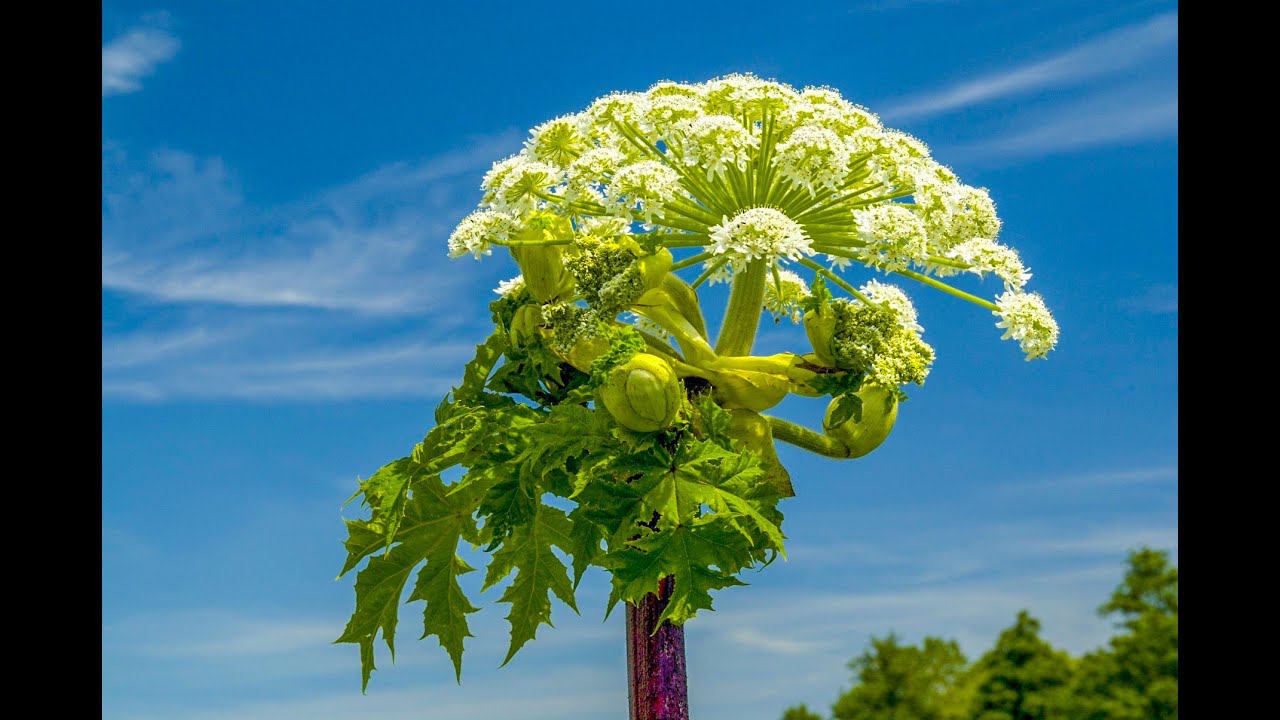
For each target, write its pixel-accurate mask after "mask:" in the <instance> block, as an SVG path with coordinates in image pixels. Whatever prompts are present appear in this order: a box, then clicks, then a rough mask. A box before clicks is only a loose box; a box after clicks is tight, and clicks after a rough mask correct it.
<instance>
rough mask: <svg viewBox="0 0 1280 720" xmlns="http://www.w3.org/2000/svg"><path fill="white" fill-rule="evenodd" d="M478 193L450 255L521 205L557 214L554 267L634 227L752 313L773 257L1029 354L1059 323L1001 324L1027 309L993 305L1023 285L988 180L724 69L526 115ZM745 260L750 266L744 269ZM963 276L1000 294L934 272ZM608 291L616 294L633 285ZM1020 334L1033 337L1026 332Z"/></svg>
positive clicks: (808, 91)
mask: <svg viewBox="0 0 1280 720" xmlns="http://www.w3.org/2000/svg"><path fill="white" fill-rule="evenodd" d="M481 187H482V190H483V192H484V194H483V199H482V205H481V207H480V208H479V209H478V210H477V212H475V213H473V214H471V215H469V216H467V217H466V218H464V219H463V220H462V222H460V223H459V225H458V227H457V229H456V230H455V231H454V233H453V234H452V236H451V237H450V238H449V254H450V255H451V256H453V257H460V256H462V255H472V256H475V257H477V258H479V257H481V256H483V255H487V254H490V253H491V251H492V246H494V245H499V246H502V245H509V246H512V247H513V248H515V247H516V246H519V245H521V244H523V243H524V242H525V241H524V240H523V238H524V237H525V235H522V234H521V232H522V231H523V230H524V228H525V226H526V225H527V224H528V222H529V219H530V217H531V216H534V215H541V214H546V213H551V214H554V215H558V216H560V217H563V218H565V219H566V221H567V223H568V228H569V230H568V231H566V233H567V234H566V235H565V236H564V237H555V238H551V239H550V240H548V242H554V243H557V244H563V245H565V248H566V249H565V252H566V256H565V262H566V263H568V264H569V265H573V264H574V263H575V261H574V259H573V257H572V256H573V255H574V254H575V253H576V252H578V251H577V248H579V247H580V246H582V243H581V242H579V241H577V240H576V239H575V238H576V237H586V236H591V235H592V233H598V230H599V228H601V227H607V228H608V233H606V234H611V235H619V234H623V233H634V235H635V237H636V238H637V239H639V241H640V242H641V245H643V247H644V248H645V249H646V252H649V251H652V250H653V248H655V247H665V248H669V249H672V250H676V251H680V250H682V249H688V250H689V251H691V252H692V254H693V255H692V256H690V258H689V262H687V263H683V262H682V263H681V264H679V265H678V267H694V266H697V265H700V266H701V267H702V269H703V271H702V272H701V273H700V274H699V276H698V277H697V279H696V280H694V281H693V287H694V288H695V289H696V288H697V287H698V286H699V285H701V284H703V283H707V284H715V283H717V282H733V283H734V284H735V286H737V285H738V284H739V279H740V278H741V283H743V284H746V285H750V286H751V287H754V288H757V290H756V292H758V293H760V294H758V295H756V296H755V300H756V302H758V304H759V307H760V308H761V310H762V311H769V312H772V313H774V314H775V316H787V317H794V316H795V314H796V313H795V307H798V306H796V305H795V303H794V302H793V300H792V299H788V298H785V297H783V296H782V295H781V294H780V293H779V286H778V284H777V283H773V282H770V283H761V282H760V278H761V277H768V276H770V274H771V273H773V272H776V271H781V270H782V269H784V268H783V266H789V267H788V269H790V270H791V271H795V270H801V271H803V270H804V269H805V268H807V269H809V270H810V271H813V272H815V273H816V272H820V271H821V272H831V271H838V272H846V271H848V270H849V269H850V268H851V267H853V266H855V265H862V266H865V267H867V268H869V269H872V270H875V271H878V272H881V273H886V274H898V275H903V276H905V277H909V278H912V279H915V280H919V281H922V282H927V283H928V284H930V285H932V286H934V287H936V288H939V289H943V290H944V291H947V292H950V293H951V294H953V295H955V296H957V297H961V298H964V299H968V300H971V301H973V302H976V303H978V304H980V305H982V306H983V307H986V308H987V309H988V310H992V311H994V312H997V314H999V316H1000V318H1001V324H1000V325H999V327H1000V328H1002V329H1005V330H1006V331H1007V332H1006V333H1005V337H1009V338H1016V339H1018V341H1019V342H1020V343H1021V344H1022V345H1023V349H1024V350H1025V351H1026V352H1027V353H1028V356H1030V357H1043V356H1044V355H1045V354H1046V353H1047V352H1048V350H1049V349H1052V347H1053V345H1054V344H1055V343H1056V340H1057V333H1056V329H1055V331H1054V332H1053V333H1048V332H1047V331H1043V330H1035V331H1033V330H1029V329H1027V328H1030V327H1035V328H1048V327H1051V326H1052V327H1054V328H1056V326H1055V325H1053V324H1052V323H1053V320H1052V316H1051V315H1049V313H1048V310H1045V309H1043V303H1041V304H1040V305H1038V306H1037V308H1040V309H1041V310H1039V311H1037V317H1038V318H1039V319H1038V320H1036V321H1035V322H1031V321H1030V320H1026V319H1019V320H1013V321H1011V320H1010V317H1013V316H1015V315H1016V316H1017V317H1019V318H1025V317H1028V316H1026V312H1025V310H1020V311H1019V312H1015V313H1013V314H1012V315H1011V313H1010V312H1009V311H1008V310H1007V308H1006V306H1008V305H1009V303H1010V302H1011V301H1009V300H1008V298H1010V297H1018V298H1021V297H1027V296H1025V295H1024V294H1023V288H1024V287H1025V286H1026V285H1027V282H1028V280H1029V279H1030V278H1031V272H1030V270H1029V269H1028V268H1027V267H1026V265H1025V264H1024V263H1023V261H1022V259H1021V257H1020V256H1019V254H1018V252H1017V251H1016V250H1014V249H1013V248H1010V247H1008V246H1006V245H1003V244H1001V243H1000V242H999V241H998V238H999V234H1000V230H1001V223H1000V219H999V217H998V215H997V214H996V208H995V204H994V203H993V202H992V200H991V197H990V195H989V194H988V192H987V191H986V190H985V189H982V188H977V187H973V186H970V185H966V184H964V183H963V182H961V181H960V179H959V178H958V177H957V176H956V174H955V173H954V172H952V171H951V170H950V169H949V168H947V167H946V166H944V165H942V164H940V163H938V162H937V161H936V160H934V159H933V157H932V155H931V153H930V151H929V148H928V147H927V146H926V145H925V144H924V143H923V142H921V141H920V140H919V139H917V138H915V137H912V136H910V135H908V134H906V133H903V132H900V131H897V130H894V129H892V128H888V127H885V126H884V125H883V124H882V123H881V121H880V119H879V118H878V117H877V116H876V115H875V114H874V113H872V112H870V111H868V110H866V109H865V108H862V107H859V106H857V105H855V104H853V103H851V102H849V101H848V100H846V99H845V98H844V97H842V96H841V94H840V93H839V92H838V91H836V90H834V89H831V88H826V87H807V88H802V89H796V88H793V87H791V86H789V85H786V84H784V83H778V82H774V81H771V80H766V79H763V78H759V77H756V76H754V75H749V74H735V75H728V76H724V77H720V78H715V79H712V80H709V81H706V82H700V83H678V82H669V81H664V82H659V83H657V84H655V85H653V86H652V87H650V88H649V89H648V90H646V91H643V92H615V93H611V94H609V95H606V96H604V97H601V98H599V99H597V100H595V101H594V102H593V103H591V104H590V105H589V106H588V107H587V108H585V109H583V110H581V111H580V112H575V113H569V114H565V115H561V116H559V117H556V118H553V119H551V120H548V121H547V122H544V123H542V124H540V125H538V126H537V127H535V128H534V129H533V130H532V131H531V132H530V135H529V138H528V139H527V140H526V141H525V144H524V147H523V148H522V149H521V151H520V152H519V153H517V154H516V155H514V156H511V157H509V158H506V159H503V160H500V161H498V162H496V163H495V164H494V165H493V167H492V168H491V169H490V170H489V172H488V173H486V174H485V176H484V179H483V181H482V183H481ZM593 228H594V230H593ZM819 260H823V261H824V262H823V265H826V266H827V267H828V268H830V270H827V269H826V268H823V267H822V266H821V265H819V264H818V262H817V261H819ZM576 262H577V265H578V266H579V267H581V265H582V261H581V260H578V261H576ZM797 264H798V265H800V266H803V267H794V266H795V265H797ZM752 266H757V268H758V269H755V270H753V271H752V272H747V270H748V268H749V267H752ZM522 269H525V268H523V267H522ZM615 269H616V268H615ZM600 272H601V269H600V268H599V267H597V268H596V269H595V270H593V274H595V275H599V274H600ZM618 272H620V273H621V272H623V271H622V270H620V269H619V270H618ZM626 272H628V273H630V275H628V277H625V278H624V277H621V276H619V277H618V278H610V280H611V281H614V282H613V285H612V287H613V288H614V289H615V290H620V289H621V288H622V287H623V286H626V287H631V288H632V289H634V286H635V282H634V280H635V278H634V270H628V271H626ZM961 274H969V275H976V276H978V277H979V278H982V277H985V276H987V275H994V276H995V277H996V278H998V279H999V281H1000V282H1001V283H1002V284H1003V285H1004V290H1005V291H1006V294H1005V295H1003V296H1001V298H1005V299H1004V300H1000V301H996V300H994V299H993V300H984V299H981V298H978V297H976V296H974V295H971V294H970V293H968V292H963V291H960V290H959V289H954V290H953V289H951V287H950V286H949V285H946V284H945V283H944V282H942V280H941V278H950V277H955V276H957V275H961ZM527 275H528V272H527V270H526V276H527ZM797 279H798V277H797ZM800 282H801V283H803V282H805V281H804V280H800ZM594 284H595V285H597V286H599V287H601V288H602V287H604V286H605V285H606V284H608V283H606V282H604V281H600V282H596V283H594ZM770 285H772V286H773V288H772V289H771V290H767V291H766V290H764V289H763V288H766V287H768V286H770ZM598 289H599V288H596V289H591V288H580V290H585V295H584V294H580V297H587V296H598V294H599V293H598ZM766 292H767V293H768V295H767V297H766V295H765V293H766ZM897 292H901V291H897ZM1009 293H1014V294H1013V295H1009ZM614 295H615V296H616V297H617V298H618V302H619V303H621V302H623V301H625V300H627V299H629V298H631V296H633V295H634V293H633V292H616V293H614ZM1034 297H1036V298H1038V297H1039V296H1034ZM616 307H617V309H618V310H619V312H622V311H625V310H627V309H628V308H627V307H626V306H625V305H616ZM1025 307H1028V304H1027V302H1026V301H1020V305H1019V308H1025ZM1019 313H1021V314H1019ZM1010 322H1013V323H1014V327H1009V326H1008V324H1009V323H1010ZM1028 323H1030V324H1028ZM1031 337H1036V338H1039V339H1038V340H1036V341H1033V342H1031V344H1028V342H1027V341H1026V340H1024V338H1031Z"/></svg>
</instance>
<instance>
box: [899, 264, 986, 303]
mask: <svg viewBox="0 0 1280 720" xmlns="http://www.w3.org/2000/svg"><path fill="white" fill-rule="evenodd" d="M893 272H895V273H897V274H898V275H902V276H904V277H909V278H911V279H912V280H917V281H919V282H922V283H924V284H925V285H929V286H930V287H935V288H937V289H939V290H941V291H942V292H944V293H946V294H948V295H953V296H955V297H958V298H960V299H961V300H968V301H969V302H971V303H973V304H974V305H978V306H981V307H984V308H986V309H988V310H990V311H992V312H996V311H998V310H999V309H1000V308H999V307H997V306H996V304H995V303H993V302H991V301H989V300H983V299H982V298H980V297H978V296H977V295H970V294H969V293H967V292H965V291H963V290H961V289H960V288H954V287H951V286H950V285H948V284H946V283H944V282H942V281H941V280H934V279H933V278H931V277H929V276H928V275H921V274H920V273H918V272H915V271H914V270H894V271H893Z"/></svg>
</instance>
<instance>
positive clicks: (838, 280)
mask: <svg viewBox="0 0 1280 720" xmlns="http://www.w3.org/2000/svg"><path fill="white" fill-rule="evenodd" d="M800 264H801V265H803V266H805V267H807V268H809V269H810V270H812V271H814V272H816V273H818V274H819V275H821V276H822V277H824V278H826V279H828V280H830V281H831V282H833V283H835V284H836V285H839V286H840V287H841V288H842V289H843V290H844V291H845V292H847V293H849V294H850V295H852V296H854V297H856V298H858V299H859V300H861V301H862V302H864V303H867V304H868V305H870V304H871V299H870V298H868V297H867V296H866V295H863V294H862V293H861V292H860V291H859V290H858V288H856V287H854V286H852V285H850V284H849V283H847V282H845V279H844V278H842V277H840V276H839V275H837V274H835V273H833V272H831V271H830V270H828V269H826V268H824V267H822V266H821V265H819V264H818V263H816V262H814V261H812V260H810V259H809V258H801V259H800Z"/></svg>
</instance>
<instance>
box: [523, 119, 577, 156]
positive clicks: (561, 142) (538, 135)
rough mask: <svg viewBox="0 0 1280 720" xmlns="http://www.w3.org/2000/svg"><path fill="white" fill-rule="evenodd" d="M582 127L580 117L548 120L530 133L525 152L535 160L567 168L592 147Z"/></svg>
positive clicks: (525, 143) (525, 144) (525, 142)
mask: <svg viewBox="0 0 1280 720" xmlns="http://www.w3.org/2000/svg"><path fill="white" fill-rule="evenodd" d="M581 125H582V118H580V117H579V116H578V115H561V116H560V117H558V118H555V119H552V120H548V121H546V122H544V123H542V124H541V125H539V126H537V127H535V128H534V129H533V130H530V131H529V139H528V140H525V141H524V147H525V150H526V151H527V152H528V153H529V154H530V155H532V156H533V158H534V159H535V160H538V161H540V162H545V163H549V164H551V165H555V166H556V167H566V166H567V165H568V164H569V163H571V162H573V159H574V158H576V157H578V156H579V155H580V154H582V153H583V152H584V151H585V150H586V149H587V148H588V147H590V142H589V141H588V140H587V138H586V136H584V135H583V134H582V131H581Z"/></svg>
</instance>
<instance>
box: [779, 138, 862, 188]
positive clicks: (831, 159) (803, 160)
mask: <svg viewBox="0 0 1280 720" xmlns="http://www.w3.org/2000/svg"><path fill="white" fill-rule="evenodd" d="M777 152H778V154H777V159H776V160H775V162H776V163H777V166H778V174H779V175H781V176H782V177H785V178H787V179H788V180H790V181H791V182H793V183H795V184H796V185H799V186H800V187H803V188H807V189H808V190H809V193H810V194H811V195H816V194H817V193H818V190H819V189H820V188H824V187H825V188H827V189H830V190H836V189H838V188H839V187H840V186H841V185H842V184H843V183H844V178H845V175H847V174H848V173H849V158H850V154H851V153H850V147H849V144H848V143H846V142H845V141H844V140H842V139H841V138H840V136H839V135H837V134H836V133H835V131H834V130H828V129H827V128H824V127H819V126H817V125H801V126H800V127H798V128H796V129H795V130H793V131H791V134H790V135H788V136H787V139H786V140H785V141H783V142H781V143H779V144H778V151H777Z"/></svg>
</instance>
